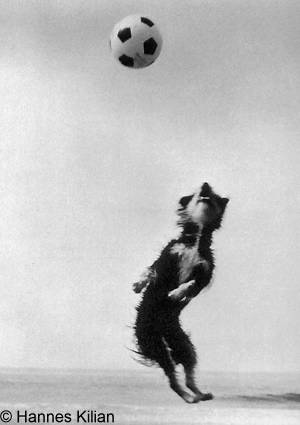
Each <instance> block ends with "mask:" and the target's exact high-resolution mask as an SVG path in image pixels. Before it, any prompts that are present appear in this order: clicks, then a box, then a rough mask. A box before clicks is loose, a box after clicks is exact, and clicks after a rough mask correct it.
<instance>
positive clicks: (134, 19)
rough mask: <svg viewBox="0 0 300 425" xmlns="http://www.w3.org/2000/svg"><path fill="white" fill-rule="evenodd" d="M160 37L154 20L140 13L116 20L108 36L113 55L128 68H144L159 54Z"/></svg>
mask: <svg viewBox="0 0 300 425" xmlns="http://www.w3.org/2000/svg"><path fill="white" fill-rule="evenodd" d="M161 46H162V37H161V35H160V32H159V30H158V28H157V26H156V25H155V24H154V22H153V21H152V20H151V19H149V18H147V17H146V16H142V15H130V16H127V17H126V18H124V19H122V21H120V22H118V23H117V24H116V25H115V26H114V28H113V31H112V33H111V36H110V47H111V50H112V53H113V55H114V57H115V58H116V59H117V60H118V61H119V62H120V63H121V64H122V65H124V66H127V67H129V68H145V67H146V66H149V65H151V64H152V63H153V62H154V61H155V60H156V59H157V58H158V56H159V54H160V51H161Z"/></svg>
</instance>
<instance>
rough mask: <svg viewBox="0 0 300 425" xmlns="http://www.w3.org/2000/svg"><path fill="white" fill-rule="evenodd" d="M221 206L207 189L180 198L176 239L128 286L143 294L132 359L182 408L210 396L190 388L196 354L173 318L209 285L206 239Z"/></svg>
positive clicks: (216, 225)
mask: <svg viewBox="0 0 300 425" xmlns="http://www.w3.org/2000/svg"><path fill="white" fill-rule="evenodd" d="M227 203H228V198H222V197H220V196H219V195H217V194H216V193H215V192H214V191H213V189H212V188H211V187H210V186H209V184H208V183H204V184H203V185H202V187H201V189H200V191H198V192H196V193H194V194H193V195H190V196H185V197H183V198H181V199H180V201H179V208H178V210H177V213H178V216H179V220H178V224H179V226H180V227H181V234H180V236H179V238H178V239H174V240H172V241H171V242H170V243H169V244H168V245H167V246H166V247H165V248H164V249H163V251H162V253H161V255H160V256H159V258H158V259H157V260H156V261H155V262H154V263H153V264H152V266H151V267H149V268H148V270H147V272H146V274H145V275H144V276H143V277H142V279H141V280H140V281H139V282H136V283H135V284H134V285H133V289H134V291H135V292H137V293H138V292H141V291H142V290H144V289H145V290H144V292H143V294H142V299H141V302H140V303H139V305H138V307H137V318H136V323H135V335H136V342H137V346H138V351H137V353H138V354H140V355H141V356H142V357H143V359H148V360H150V361H151V362H152V363H156V364H158V365H159V366H160V367H161V368H162V369H163V370H164V372H165V374H166V375H167V377H168V379H169V383H170V387H171V388H172V389H173V390H174V391H175V392H176V393H177V394H178V395H179V396H180V397H182V398H183V399H184V400H185V401H186V402H187V403H195V402H198V401H200V400H209V399H211V398H212V394H211V393H202V392H201V391H200V390H199V389H198V387H197V385H196V383H195V378H194V370H195V366H196V351H195V348H194V346H193V344H192V342H191V341H190V338H189V337H188V335H187V334H186V333H185V332H184V331H183V330H182V328H181V325H180V321H179V315H180V313H181V311H182V309H183V308H184V307H185V306H186V305H187V304H188V303H189V302H190V300H191V299H192V298H194V297H195V296H196V295H198V294H199V292H200V291H201V290H202V289H203V288H205V287H206V286H207V285H208V284H209V282H210V280H211V277H212V273H213V269H214V258H213V253H212V249H211V243H212V233H213V231H214V230H216V229H218V228H219V227H220V225H221V221H222V217H223V214H224V211H225V208H226V205H227ZM177 364H182V366H183V368H184V372H185V383H186V386H187V388H188V389H189V390H191V393H189V392H187V391H186V390H185V389H184V388H183V387H182V385H180V383H179V381H178V379H177V375H176V368H175V367H176V365H177Z"/></svg>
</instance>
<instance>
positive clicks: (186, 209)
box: [177, 183, 229, 231]
mask: <svg viewBox="0 0 300 425" xmlns="http://www.w3.org/2000/svg"><path fill="white" fill-rule="evenodd" d="M228 201H229V199H228V198H222V197H221V196H219V195H217V194H216V193H215V192H214V191H213V189H212V188H211V186H210V185H209V184H208V183H203V185H202V186H201V188H200V190H199V191H197V192H195V193H194V194H193V195H189V196H184V197H183V198H181V199H180V201H179V206H178V209H177V214H178V215H179V220H178V224H179V225H180V226H186V225H190V226H191V227H193V226H194V227H197V228H198V229H204V228H209V229H210V230H212V231H213V230H215V229H218V228H219V227H220V225H221V222H222V218H223V214H224V211H225V209H226V205H227V203H228Z"/></svg>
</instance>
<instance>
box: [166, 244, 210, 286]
mask: <svg viewBox="0 0 300 425" xmlns="http://www.w3.org/2000/svg"><path fill="white" fill-rule="evenodd" d="M171 252H172V254H178V259H179V284H181V283H184V282H186V281H187V279H188V278H189V277H190V275H191V273H192V271H193V269H194V267H195V266H197V265H198V264H200V263H202V262H203V259H202V258H201V257H200V255H199V252H198V248H197V244H196V245H195V246H191V247H187V246H186V245H185V244H183V243H177V244H175V245H174V246H173V248H172V250H171Z"/></svg>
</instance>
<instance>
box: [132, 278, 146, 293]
mask: <svg viewBox="0 0 300 425" xmlns="http://www.w3.org/2000/svg"><path fill="white" fill-rule="evenodd" d="M147 284H148V282H147V281H145V280H140V281H138V282H134V283H133V284H132V289H133V291H134V292H135V293H136V294H139V293H140V292H141V291H142V290H143V289H144V288H145V287H146V286H147Z"/></svg>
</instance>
